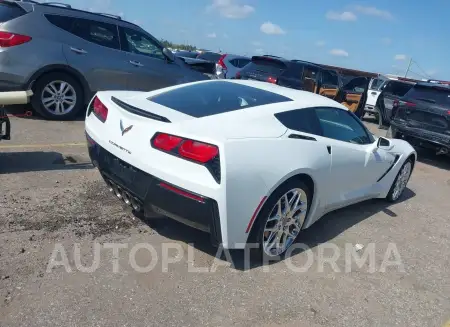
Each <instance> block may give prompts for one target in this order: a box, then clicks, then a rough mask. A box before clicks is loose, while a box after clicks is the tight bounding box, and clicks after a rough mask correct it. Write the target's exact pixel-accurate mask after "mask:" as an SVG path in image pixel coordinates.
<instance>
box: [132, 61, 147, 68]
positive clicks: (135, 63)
mask: <svg viewBox="0 0 450 327" xmlns="http://www.w3.org/2000/svg"><path fill="white" fill-rule="evenodd" d="M130 64H132V65H133V66H136V67H142V66H144V65H143V64H141V63H140V62H139V61H134V60H130Z"/></svg>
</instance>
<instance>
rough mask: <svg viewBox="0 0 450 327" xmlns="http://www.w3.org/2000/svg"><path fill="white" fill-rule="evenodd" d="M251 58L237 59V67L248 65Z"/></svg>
mask: <svg viewBox="0 0 450 327" xmlns="http://www.w3.org/2000/svg"><path fill="white" fill-rule="evenodd" d="M250 61H251V60H250V59H242V58H241V59H238V67H239V68H242V67H244V66H246V65H248V63H249V62H250Z"/></svg>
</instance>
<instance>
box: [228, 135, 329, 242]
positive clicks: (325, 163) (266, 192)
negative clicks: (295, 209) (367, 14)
mask: <svg viewBox="0 0 450 327" xmlns="http://www.w3.org/2000/svg"><path fill="white" fill-rule="evenodd" d="M224 151H225V160H224V162H223V163H222V164H224V165H225V169H224V170H225V173H226V212H227V218H228V219H227V220H226V224H227V225H225V226H222V227H223V230H226V235H227V238H225V239H227V241H228V244H227V245H228V246H231V247H238V248H239V246H237V245H236V243H244V242H246V241H247V237H248V234H247V233H246V229H247V226H248V224H249V222H250V220H251V217H252V215H253V213H254V211H255V209H256V208H257V207H258V205H259V203H260V202H261V200H262V199H263V198H264V197H265V196H267V197H269V196H270V195H271V194H272V192H273V191H274V190H275V189H277V187H278V186H280V185H281V184H282V183H283V182H285V181H286V180H288V179H289V178H290V177H292V176H294V175H297V174H301V173H304V174H308V175H309V176H310V177H311V178H312V179H313V181H314V189H315V190H314V199H313V203H312V205H311V207H310V213H309V216H308V221H306V222H305V225H304V226H307V225H308V224H309V221H312V220H313V219H314V217H316V216H320V215H321V212H322V210H323V206H324V203H323V202H322V198H321V196H320V194H321V192H322V190H323V188H324V187H325V185H326V181H327V178H328V176H329V173H330V165H331V156H330V155H329V154H328V151H327V149H326V146H325V145H323V144H320V143H319V142H314V141H306V140H298V139H289V138H287V137H282V138H277V139H241V140H229V141H227V142H226V143H225V144H224ZM253 226H255V223H254V224H253Z"/></svg>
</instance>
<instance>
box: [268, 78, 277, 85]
mask: <svg viewBox="0 0 450 327" xmlns="http://www.w3.org/2000/svg"><path fill="white" fill-rule="evenodd" d="M267 82H269V83H273V84H277V79H276V78H274V77H272V76H269V77H268V78H267Z"/></svg>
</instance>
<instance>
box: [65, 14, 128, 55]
mask: <svg viewBox="0 0 450 327" xmlns="http://www.w3.org/2000/svg"><path fill="white" fill-rule="evenodd" d="M72 33H73V34H75V35H76V36H79V37H81V38H82V39H85V40H86V41H89V42H92V43H95V44H98V45H101V46H104V47H107V48H112V49H117V50H120V43H119V34H118V33H117V26H116V25H113V24H107V23H102V22H97V21H93V20H89V19H83V18H76V19H75V22H74V24H73V27H72Z"/></svg>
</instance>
